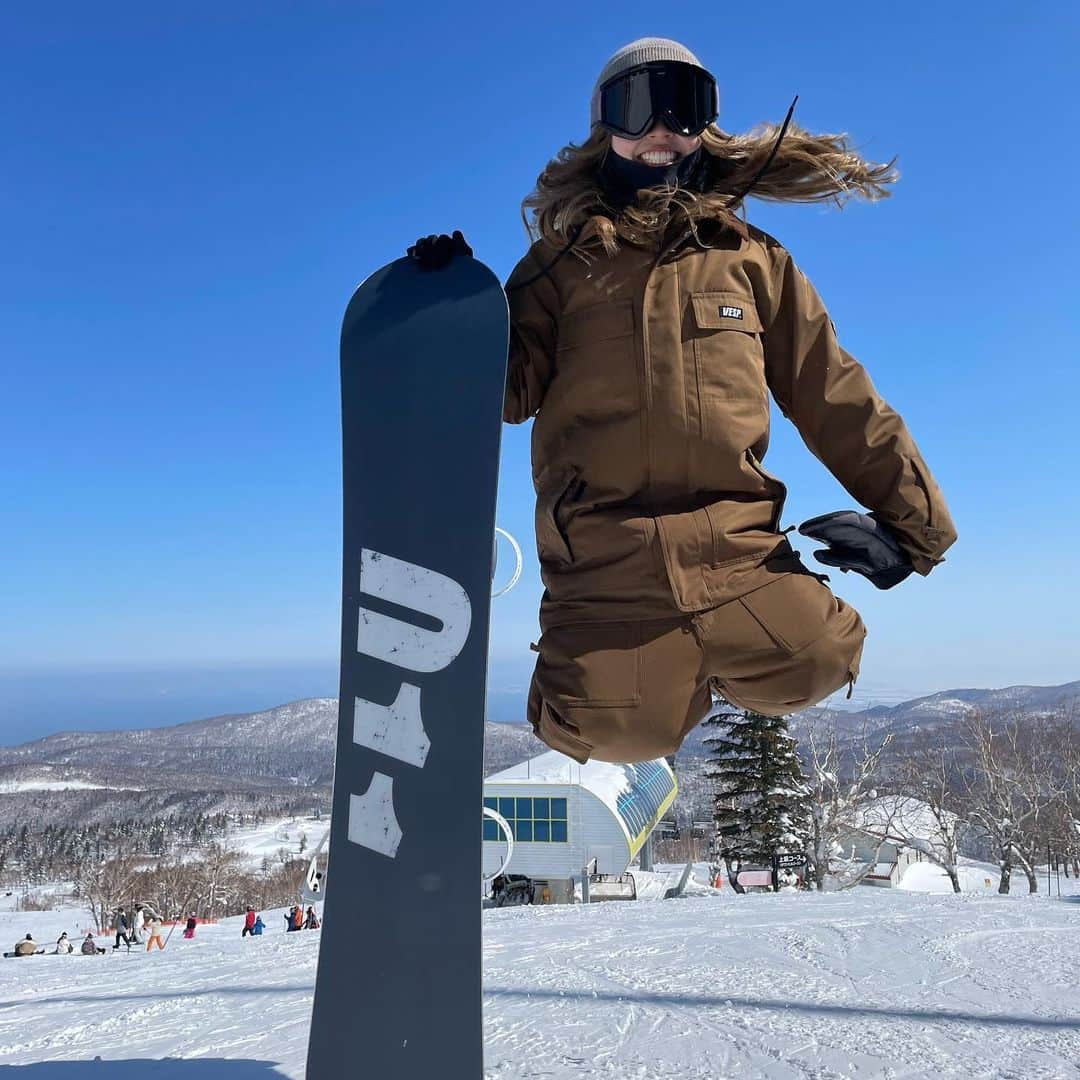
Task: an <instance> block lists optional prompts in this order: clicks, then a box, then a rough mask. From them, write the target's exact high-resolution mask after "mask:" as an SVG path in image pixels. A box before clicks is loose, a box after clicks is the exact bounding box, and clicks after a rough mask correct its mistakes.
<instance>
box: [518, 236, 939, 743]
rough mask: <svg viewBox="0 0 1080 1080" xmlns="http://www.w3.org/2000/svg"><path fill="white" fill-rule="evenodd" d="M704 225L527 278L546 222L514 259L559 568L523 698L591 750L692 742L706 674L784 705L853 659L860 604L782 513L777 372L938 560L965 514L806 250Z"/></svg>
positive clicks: (910, 549) (542, 509) (823, 433)
mask: <svg viewBox="0 0 1080 1080" xmlns="http://www.w3.org/2000/svg"><path fill="white" fill-rule="evenodd" d="M700 231H701V235H702V238H703V240H704V241H705V243H700V242H698V241H697V240H695V239H694V238H693V237H692V236H690V235H689V234H684V235H683V236H681V237H680V238H679V239H677V240H676V241H674V242H673V243H668V244H667V245H666V246H663V247H661V248H660V249H658V248H657V247H650V248H646V247H644V246H635V245H628V244H623V245H622V246H621V247H620V249H619V251H618V252H617V253H616V254H615V255H614V256H612V257H608V256H606V255H604V254H603V253H602V252H598V253H595V254H594V256H593V259H592V261H591V262H590V263H585V262H583V261H582V260H581V259H580V258H578V257H577V256H576V254H575V253H574V252H570V253H569V254H566V255H564V256H563V257H562V258H560V259H559V260H558V261H557V262H556V263H555V264H554V266H552V267H551V268H550V270H549V271H548V273H546V274H542V275H541V276H539V277H538V278H537V279H536V280H535V281H533V282H532V283H530V284H526V285H524V287H515V286H517V285H518V283H520V282H525V281H527V279H529V278H531V277H533V276H534V275H536V274H537V273H538V272H539V271H540V270H541V268H542V267H545V266H547V265H548V264H550V263H551V262H552V260H553V259H554V258H555V256H556V254H557V252H558V249H557V248H554V247H552V246H551V245H550V244H549V243H546V242H543V241H541V242H538V243H537V244H534V245H533V247H532V249H531V250H530V251H529V253H528V254H527V255H526V256H525V258H524V259H522V261H521V262H520V263H519V264H518V266H517V268H516V269H515V270H514V273H513V274H512V275H511V277H510V280H509V282H508V283H507V289H508V296H509V301H510V313H511V343H510V362H509V368H508V372H507V383H506V400H505V406H504V412H503V418H504V419H505V420H506V421H507V422H509V423H513V424H517V423H522V422H523V421H525V420H527V419H529V418H530V417H535V422H534V425H533V430H532V462H533V481H534V484H535V487H536V494H537V503H536V537H537V548H538V552H539V557H540V566H541V572H542V576H543V580H544V584H545V586H546V592H545V594H544V598H543V601H542V603H541V610H540V622H541V629H542V631H543V633H542V637H541V639H540V642H539V645H538V652H539V657H538V660H537V663H536V670H535V673H534V676H533V681H532V686H531V688H530V692H529V706H528V716H529V721H530V723H531V724H532V726H533V728H534V730H535V731H536V733H537V735H539V737H540V738H541V739H542V740H543V741H544V742H546V743H547V744H548V745H549V746H551V747H554V748H555V749H557V750H561V751H562V752H563V753H566V754H569V755H570V756H571V757H574V758H576V759H577V760H579V761H585V760H587V759H588V758H589V757H595V758H599V759H601V760H609V761H639V760H644V759H647V758H652V757H656V756H659V755H661V754H670V753H673V752H674V751H675V750H676V749H677V748H678V746H679V745H680V743H681V742H682V740H683V738H684V737H685V735H686V734H687V732H688V731H690V729H691V728H692V727H694V725H696V724H697V723H699V722H700V721H701V720H702V719H703V717H704V716H705V714H706V712H707V710H708V708H709V702H710V694H709V687H710V684H712V685H714V686H715V687H716V689H717V691H718V692H719V693H721V694H723V696H724V697H725V698H727V699H728V700H729V701H731V702H732V703H733V704H736V705H741V706H744V707H748V708H752V709H755V710H757V711H759V712H763V713H766V714H771V715H782V714H786V713H790V712H794V711H796V710H798V709H802V708H806V707H807V706H809V705H813V704H815V703H816V702H818V701H820V700H822V699H823V698H824V697H826V696H827V695H828V694H830V693H832V692H833V691H835V690H837V689H838V688H840V687H842V686H843V685H845V684H846V683H849V682H851V681H853V680H854V678H855V677H856V675H857V674H858V666H859V658H860V655H861V652H862V643H863V638H864V637H865V633H866V631H865V629H864V627H863V624H862V621H861V620H860V618H859V616H858V613H857V612H856V611H855V610H854V609H853V608H851V607H850V606H849V605H847V604H845V603H844V601H842V600H840V599H838V598H837V597H834V596H833V594H832V593H831V592H830V590H829V588H828V587H827V586H826V585H825V584H823V583H822V582H821V581H820V580H819V578H818V577H817V576H815V575H814V574H812V573H810V571H809V570H807V569H806V568H805V567H804V566H803V565H802V563H801V562H800V561H799V559H798V556H797V554H796V553H795V552H794V551H793V549H792V548H791V546H790V544H789V543H788V541H787V540H786V538H785V537H784V536H783V534H782V533H781V532H780V531H779V529H780V514H781V510H782V507H783V503H784V498H785V495H786V489H785V487H784V485H783V484H782V483H781V482H780V481H779V480H777V479H776V478H774V477H772V476H770V475H769V474H768V473H767V472H766V471H765V470H764V469H763V468H762V465H761V462H762V459H763V458H764V456H765V451H766V448H767V446H768V440H769V397H768V395H769V392H771V393H772V396H773V398H774V399H775V400H776V402H777V404H778V405H779V407H780V409H781V410H782V412H783V413H784V415H785V416H786V417H787V418H788V419H790V420H791V421H792V422H793V423H794V424H795V425H796V427H797V428H798V430H799V432H800V434H801V435H802V437H803V439H804V441H805V442H806V444H807V446H808V447H809V448H810V450H811V451H812V452H813V453H814V454H815V455H816V456H817V457H818V458H819V459H820V460H821V461H822V462H823V463H824V464H825V465H826V466H827V467H828V469H829V470H830V471H831V472H832V473H833V475H834V476H835V477H836V478H837V479H838V480H839V481H840V482H841V483H842V484H843V485H844V487H845V488H846V489H847V490H848V491H849V492H850V493H851V495H852V496H853V497H854V498H855V499H857V500H858V501H859V502H860V503H862V505H863V506H864V507H867V508H869V509H871V510H873V511H875V512H876V513H877V515H878V517H879V518H880V519H881V520H882V522H883V523H885V524H886V525H887V526H888V527H889V528H890V529H891V530H892V532H893V533H894V534H895V535H896V536H897V538H898V540H899V542H900V543H901V545H902V546H903V548H904V549H905V551H906V552H907V554H908V555H909V556H910V558H911V560H912V562H913V563H914V566H915V569H916V570H917V571H918V572H919V573H920V574H927V573H929V572H930V570H931V568H932V567H933V566H935V565H936V564H937V563H939V562H941V561H942V554H943V552H944V551H945V550H946V548H948V547H949V545H950V544H951V543H952V542H953V540H954V539H955V538H956V533H955V530H954V528H953V524H952V521H951V520H950V518H949V514H948V511H947V510H946V508H945V503H944V500H943V499H942V496H941V492H940V491H939V490H938V487H937V484H936V483H935V482H934V479H933V477H932V476H931V475H930V470H929V469H928V468H927V466H926V464H925V463H924V461H923V459H922V457H921V456H920V455H919V451H918V450H917V448H916V446H915V443H914V442H913V440H912V438H911V436H910V434H909V433H908V431H907V429H906V428H905V426H904V423H903V421H902V420H901V419H900V417H899V416H898V415H897V414H896V413H895V412H894V411H893V410H892V409H891V408H889V406H888V405H887V404H886V403H885V402H884V401H883V400H882V399H881V398H880V397H879V396H878V394H877V392H876V391H875V390H874V387H873V385H872V383H871V382H870V379H869V377H868V376H867V374H866V372H865V371H864V370H863V368H862V367H861V366H860V365H859V364H858V363H857V362H856V361H855V360H854V359H853V358H852V357H851V356H849V355H848V354H847V353H846V352H844V351H843V350H842V349H841V348H840V346H839V345H838V344H837V341H836V336H835V332H834V330H833V326H832V323H831V322H830V320H829V316H828V314H827V312H826V310H825V308H824V306H823V305H822V302H821V300H820V299H819V297H818V296H817V294H816V293H815V291H814V289H813V287H812V286H811V285H810V283H809V282H808V281H807V279H806V278H805V277H804V276H803V275H802V274H801V273H800V272H799V270H798V269H797V268H796V267H795V265H794V263H793V262H792V260H791V257H790V256H789V254H788V253H787V251H785V250H784V248H782V247H781V246H780V244H779V243H777V242H776V241H775V240H774V239H773V238H772V237H770V236H767V235H766V234H764V233H762V232H760V231H758V230H755V229H750V230H749V232H748V234H747V235H746V236H743V235H740V234H739V233H737V232H736V231H735V230H734V229H731V228H724V227H722V226H720V225H719V224H713V223H708V222H707V223H705V224H704V226H701V227H700ZM589 232H590V229H589V227H587V228H586V230H585V232H584V233H583V234H582V236H581V241H584V240H586V239H587V238H588V236H589ZM706 244H707V245H708V246H706Z"/></svg>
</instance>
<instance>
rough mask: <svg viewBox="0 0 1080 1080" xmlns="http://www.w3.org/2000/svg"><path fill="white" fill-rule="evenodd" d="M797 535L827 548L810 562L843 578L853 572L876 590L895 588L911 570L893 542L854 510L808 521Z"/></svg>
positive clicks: (877, 524)
mask: <svg viewBox="0 0 1080 1080" xmlns="http://www.w3.org/2000/svg"><path fill="white" fill-rule="evenodd" d="M799 532H800V533H802V535H803V536H808V537H810V539H811V540H820V541H821V542H822V543H823V544H828V548H827V550H825V551H815V552H814V558H815V559H817V561H818V562H820V563H824V564H825V565H826V566H837V567H839V568H840V569H841V570H843V571H844V573H845V574H846V573H847V572H848V571H849V570H854V571H855V572H856V573H858V574H862V575H863V576H864V577H867V578H869V579H870V581H871V582H873V584H874V585H876V586H877V587H878V588H879V589H891V588H892V587H893V586H894V585H899V584H900V582H901V581H903V580H904V578H906V577H907V576H908V574H910V573H911V572H912V571H913V570H914V569H915V568H914V567H913V566H912V565H911V560H910V559H909V558H908V557H907V555H906V554H905V552H904V550H903V548H901V547H900V545H899V544H898V543H897V542H896V538H895V537H894V536H893V534H892V533H891V532H889V530H888V529H887V528H885V526H884V525H882V524H881V523H880V522H879V521H876V520H875V519H874V517H873V516H871V515H868V514H860V513H859V512H858V511H857V510H835V511H833V513H831V514H822V515H821V516H820V517H816V518H810V520H809V521H804V522H803V523H802V524H801V525H800V526H799Z"/></svg>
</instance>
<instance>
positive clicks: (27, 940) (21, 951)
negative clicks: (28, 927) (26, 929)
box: [15, 934, 37, 956]
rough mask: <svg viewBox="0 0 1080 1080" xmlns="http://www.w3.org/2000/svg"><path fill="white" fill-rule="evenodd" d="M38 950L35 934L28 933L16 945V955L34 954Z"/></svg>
mask: <svg viewBox="0 0 1080 1080" xmlns="http://www.w3.org/2000/svg"><path fill="white" fill-rule="evenodd" d="M36 952H37V942H36V941H35V940H34V938H33V936H32V935H30V934H27V935H26V937H24V938H23V939H22V941H20V942H18V943H17V944H16V945H15V955H16V956H33V955H34V953H36Z"/></svg>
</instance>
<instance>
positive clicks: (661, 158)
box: [641, 150, 679, 165]
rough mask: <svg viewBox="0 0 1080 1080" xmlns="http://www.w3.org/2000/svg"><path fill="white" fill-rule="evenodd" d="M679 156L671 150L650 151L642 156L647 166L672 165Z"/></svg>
mask: <svg viewBox="0 0 1080 1080" xmlns="http://www.w3.org/2000/svg"><path fill="white" fill-rule="evenodd" d="M678 156H679V155H678V154H676V153H673V152H672V151H670V150H649V151H648V152H647V153H644V154H642V155H641V160H642V161H644V162H645V164H646V165H670V164H671V163H672V162H673V161H674V160H675V159H676V158H677V157H678Z"/></svg>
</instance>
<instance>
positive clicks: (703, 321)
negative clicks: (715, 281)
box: [689, 292, 767, 401]
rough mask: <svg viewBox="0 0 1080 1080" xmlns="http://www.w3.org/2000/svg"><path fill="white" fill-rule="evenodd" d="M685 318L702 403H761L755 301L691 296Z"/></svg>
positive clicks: (706, 294)
mask: <svg viewBox="0 0 1080 1080" xmlns="http://www.w3.org/2000/svg"><path fill="white" fill-rule="evenodd" d="M689 315H690V325H691V332H692V334H693V341H694V366H695V368H696V369H697V383H698V393H699V394H700V395H701V396H702V397H703V398H707V397H718V398H728V399H736V398H752V399H754V400H757V401H764V400H766V397H767V392H766V384H765V354H764V351H763V349H762V345H761V332H762V326H761V319H760V317H759V316H758V313H757V308H756V307H755V306H754V298H753V297H752V296H746V295H743V294H741V293H732V292H702V293H694V294H693V295H692V296H691V297H690V312H689Z"/></svg>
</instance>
